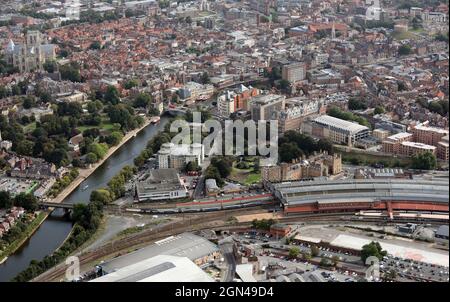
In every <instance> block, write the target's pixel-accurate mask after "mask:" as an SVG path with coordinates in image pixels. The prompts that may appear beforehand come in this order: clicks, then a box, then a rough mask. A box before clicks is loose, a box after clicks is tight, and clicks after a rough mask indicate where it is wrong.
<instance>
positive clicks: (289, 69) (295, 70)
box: [281, 63, 306, 83]
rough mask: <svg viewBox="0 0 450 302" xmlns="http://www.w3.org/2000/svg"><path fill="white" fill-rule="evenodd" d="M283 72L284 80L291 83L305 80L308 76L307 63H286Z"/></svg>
mask: <svg viewBox="0 0 450 302" xmlns="http://www.w3.org/2000/svg"><path fill="white" fill-rule="evenodd" d="M281 73H282V78H283V80H286V81H289V82H290V83H295V82H298V81H303V80H304V79H305V77H306V65H305V63H294V64H289V65H284V66H283V68H282V72H281Z"/></svg>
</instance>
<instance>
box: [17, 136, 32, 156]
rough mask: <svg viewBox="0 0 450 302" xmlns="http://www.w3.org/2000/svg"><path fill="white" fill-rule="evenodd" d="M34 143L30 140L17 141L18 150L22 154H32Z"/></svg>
mask: <svg viewBox="0 0 450 302" xmlns="http://www.w3.org/2000/svg"><path fill="white" fill-rule="evenodd" d="M33 147H34V143H33V142H32V141H29V140H22V141H20V142H18V143H17V146H16V152H17V153H18V154H20V155H25V156H32V155H33Z"/></svg>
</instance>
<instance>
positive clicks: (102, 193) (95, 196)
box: [90, 188, 113, 204]
mask: <svg viewBox="0 0 450 302" xmlns="http://www.w3.org/2000/svg"><path fill="white" fill-rule="evenodd" d="M90 201H99V202H101V203H103V204H107V203H110V202H111V201H113V196H112V195H111V192H110V191H109V190H108V189H106V188H104V189H97V190H94V191H92V192H91V196H90Z"/></svg>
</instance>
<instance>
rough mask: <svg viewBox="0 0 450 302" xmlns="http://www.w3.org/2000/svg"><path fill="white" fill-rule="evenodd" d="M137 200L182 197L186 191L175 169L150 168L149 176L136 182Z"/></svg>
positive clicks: (186, 193)
mask: <svg viewBox="0 0 450 302" xmlns="http://www.w3.org/2000/svg"><path fill="white" fill-rule="evenodd" d="M135 191H136V197H137V199H138V201H140V202H141V201H147V200H148V201H151V200H167V199H176V198H184V197H186V196H188V191H187V189H186V187H185V186H184V184H183V182H182V181H181V179H180V176H179V175H178V172H177V170H176V169H157V170H150V175H149V177H148V178H147V179H146V180H144V181H139V182H137V183H136V187H135Z"/></svg>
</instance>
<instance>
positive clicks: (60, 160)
mask: <svg viewBox="0 0 450 302" xmlns="http://www.w3.org/2000/svg"><path fill="white" fill-rule="evenodd" d="M48 161H49V162H51V163H54V164H55V165H57V166H64V165H65V164H67V163H68V161H69V156H68V155H67V151H66V150H64V149H62V148H57V149H54V150H53V151H52V152H51V153H50V155H49V156H48Z"/></svg>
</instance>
